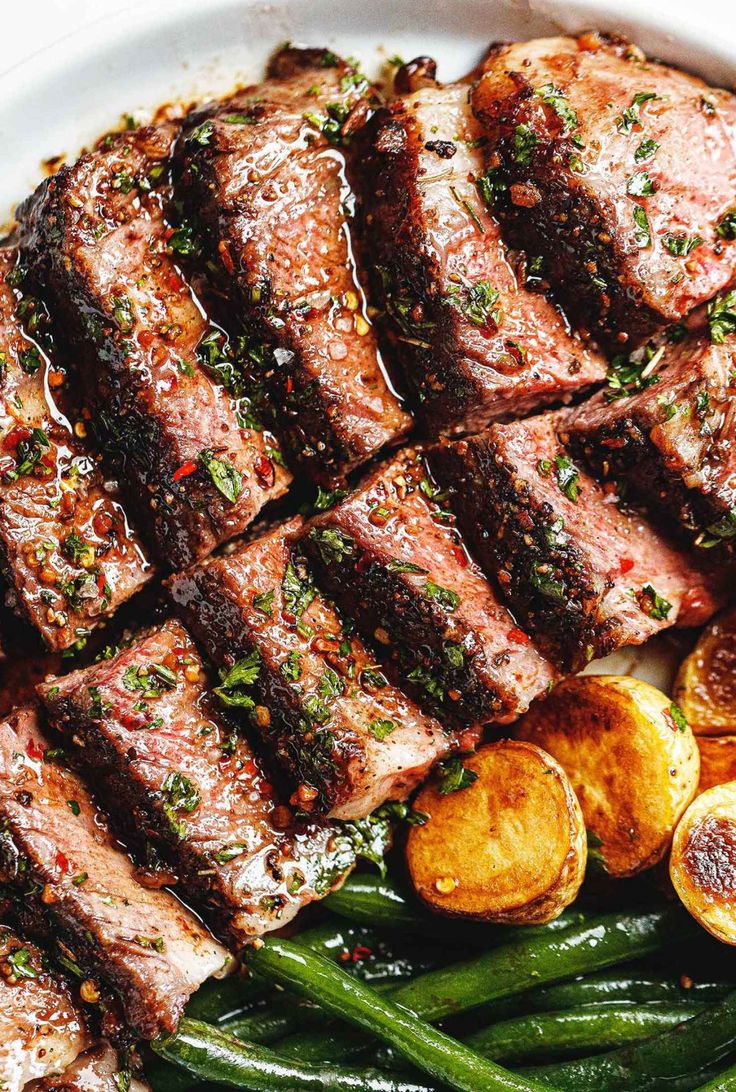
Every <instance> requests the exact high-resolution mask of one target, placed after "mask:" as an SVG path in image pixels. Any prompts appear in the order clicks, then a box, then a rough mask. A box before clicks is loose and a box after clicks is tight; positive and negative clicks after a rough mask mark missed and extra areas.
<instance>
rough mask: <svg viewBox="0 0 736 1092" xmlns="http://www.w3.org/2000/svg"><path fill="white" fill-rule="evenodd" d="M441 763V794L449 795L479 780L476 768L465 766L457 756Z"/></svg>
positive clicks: (439, 787)
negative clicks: (471, 768) (470, 768)
mask: <svg viewBox="0 0 736 1092" xmlns="http://www.w3.org/2000/svg"><path fill="white" fill-rule="evenodd" d="M439 765H440V771H441V775H440V782H439V785H438V789H439V792H440V795H441V796H449V794H450V793H451V792H460V790H461V789H467V788H469V787H470V786H471V785H472V784H473V782H474V781H477V780H478V774H477V773H476V772H475V770H469V769H468V768H467V766H463V764H462V762H461V761H460V759H459V758H458V757H457V756H455V757H453V758H448V759H445V761H444V762H440V764H439Z"/></svg>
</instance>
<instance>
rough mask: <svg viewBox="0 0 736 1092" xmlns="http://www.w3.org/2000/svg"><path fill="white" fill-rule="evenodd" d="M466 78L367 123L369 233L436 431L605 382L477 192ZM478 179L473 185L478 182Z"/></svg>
mask: <svg viewBox="0 0 736 1092" xmlns="http://www.w3.org/2000/svg"><path fill="white" fill-rule="evenodd" d="M469 90H470V88H469V87H468V85H465V84H450V85H448V86H445V87H442V86H424V87H422V88H421V89H420V90H418V91H416V92H414V93H413V94H411V95H408V96H405V97H403V98H399V99H397V100H395V101H394V102H393V103H392V104H391V106H390V108H389V109H386V110H380V111H379V112H378V113H377V114H376V115H375V116H374V117H373V118H372V119H371V121H370V122H369V124H368V126H367V128H366V130H365V132H364V134H363V135H362V142H363V145H364V147H365V155H364V156H363V157H362V158H361V163H360V171H361V182H362V192H363V203H364V209H365V240H366V247H367V249H368V251H369V253H370V254H371V258H372V260H373V267H374V269H375V273H376V275H375V278H374V279H375V282H376V292H377V294H378V296H379V298H380V300H381V302H382V303H383V306H384V308H385V310H386V312H387V315H388V316H389V319H390V320H391V334H392V341H393V344H394V348H395V351H396V353H397V355H398V357H399V359H400V361H401V363H402V366H403V370H404V373H405V375H406V379H407V382H408V384H409V385H410V386H411V387H413V388H414V390H415V392H416V395H417V398H418V402H419V413H420V414H421V416H422V418H423V420H424V421H425V423H426V426H427V428H428V430H429V432H430V434H431V435H434V436H436V435H437V434H439V433H460V432H477V431H479V430H480V429H482V428H484V427H485V426H486V425H487V424H488V423H489V422H490V421H492V420H495V419H498V418H504V417H508V416H509V415H511V414H522V413H524V412H526V411H529V410H530V409H533V408H534V407H535V406H539V405H541V404H543V403H545V402H549V401H553V400H563V399H565V398H566V396H569V395H570V394H571V393H572V392H574V391H576V390H579V389H581V388H584V387H585V386H586V385H589V384H591V383H593V382H595V381H597V380H599V379H601V378H602V376H603V374H604V371H605V365H604V364H603V361H602V360H601V358H600V357H599V356H598V355H597V353H596V352H595V351H593V350H591V349H590V348H588V347H587V346H586V345H585V343H584V342H583V341H582V339H581V338H580V337H578V336H576V335H574V334H573V333H571V331H570V329H569V327H568V325H567V323H566V321H565V319H564V317H563V316H562V315H561V313H560V312H559V311H558V310H557V308H556V307H554V306H553V304H552V303H550V302H549V301H548V300H547V299H546V298H545V296H544V295H542V294H540V293H538V292H536V293H535V292H532V291H528V290H527V288H526V287H525V284H524V280H525V263H524V257H523V255H517V256H516V257H515V258H513V259H512V256H511V255H509V252H508V250H507V248H506V246H505V245H504V243H503V240H502V239H501V230H500V226H499V224H498V221H497V220H496V219H494V217H493V216H492V215H491V213H490V211H489V209H488V206H487V205H486V203H485V201H484V200H483V196H482V194H483V192H485V191H484V190H483V182H484V179H483V174H484V170H485V166H484V155H485V151H484V144H485V141H484V140H483V132H482V129H481V127H480V125H479V124H478V122H477V121H476V120H475V118H474V117H473V115H472V112H471V110H470V105H469V103H468V95H469ZM479 187H480V189H479Z"/></svg>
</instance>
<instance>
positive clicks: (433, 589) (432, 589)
mask: <svg viewBox="0 0 736 1092" xmlns="http://www.w3.org/2000/svg"><path fill="white" fill-rule="evenodd" d="M424 590H425V592H426V593H427V595H428V596H429V597H430V598H431V599H434V601H435V603H439V605H440V606H441V607H444V609H445V610H449V611H453V610H457V608H458V607H459V606H460V596H459V595H458V594H457V592H454V591H451V590H450V589H449V588H443V587H442V585H441V584H435V583H434V581H433V580H428V581H427V583H426V584H425V585H424Z"/></svg>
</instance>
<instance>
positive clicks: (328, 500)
mask: <svg viewBox="0 0 736 1092" xmlns="http://www.w3.org/2000/svg"><path fill="white" fill-rule="evenodd" d="M345 496H347V490H346V489H323V488H322V486H321V485H320V486H318V487H317V496H316V498H315V501H314V505H313V508H314V510H315V512H326V511H327V509H328V508H332V507H333V506H334V505H335V504H337V502H338V501H341V500H342V498H343V497H345Z"/></svg>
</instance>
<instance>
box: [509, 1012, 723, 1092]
mask: <svg viewBox="0 0 736 1092" xmlns="http://www.w3.org/2000/svg"><path fill="white" fill-rule="evenodd" d="M735 1050H736V991H733V992H732V993H730V994H729V995H728V997H726V998H724V1000H723V1001H720V1002H719V1003H718V1004H717V1005H713V1006H712V1007H711V1008H709V1009H706V1011H705V1012H701V1013H700V1015H699V1016H694V1017H693V1018H692V1019H691V1020H688V1021H687V1022H685V1023H683V1024H678V1025H677V1027H674V1028H671V1029H669V1030H668V1031H663V1032H661V1033H660V1034H659V1035H654V1036H652V1038H650V1039H646V1040H645V1041H644V1042H642V1043H636V1044H634V1045H633V1046H629V1047H623V1048H621V1049H620V1050H613V1051H611V1052H610V1053H608V1054H600V1055H597V1056H596V1057H593V1058H581V1059H579V1060H578V1061H574V1062H558V1063H556V1064H555V1065H548V1066H544V1067H541V1068H536V1069H533V1070H530V1071H529V1072H530V1074H531V1075H533V1076H534V1077H535V1078H536V1079H538V1080H543V1081H545V1082H549V1083H550V1084H551V1085H553V1086H554V1087H555V1088H559V1089H565V1090H568V1089H569V1090H570V1092H586V1090H588V1089H590V1090H594V1092H626V1090H629V1089H631V1090H635V1092H649V1090H652V1089H665V1088H666V1089H668V1090H670V1092H677V1090H679V1089H691V1088H693V1086H694V1084H695V1083H696V1082H697V1080H698V1079H699V1078H700V1075H701V1074H702V1073H703V1071H704V1070H706V1071H707V1070H710V1071H711V1072H712V1071H713V1067H714V1066H717V1065H718V1064H719V1063H720V1062H722V1061H723V1060H724V1059H726V1058H728V1057H730V1056H732V1055H733V1052H734V1051H735Z"/></svg>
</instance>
